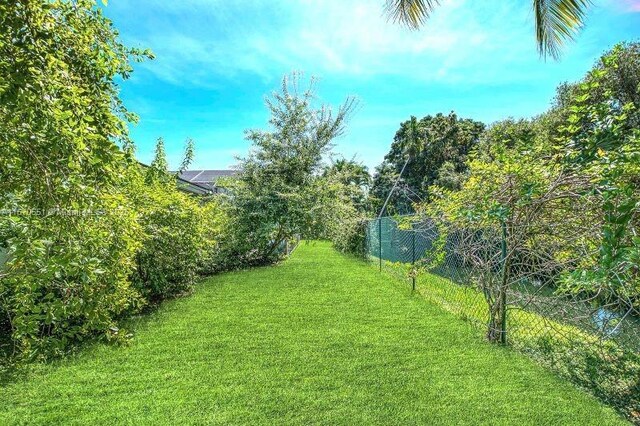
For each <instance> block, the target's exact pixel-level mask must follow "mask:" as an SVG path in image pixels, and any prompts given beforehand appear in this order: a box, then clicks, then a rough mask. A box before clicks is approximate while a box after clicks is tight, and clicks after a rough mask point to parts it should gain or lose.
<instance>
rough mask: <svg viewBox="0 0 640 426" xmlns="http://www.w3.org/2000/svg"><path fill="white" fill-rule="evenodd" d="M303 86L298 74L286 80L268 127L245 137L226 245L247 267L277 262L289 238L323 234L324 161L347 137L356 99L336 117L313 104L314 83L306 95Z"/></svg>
mask: <svg viewBox="0 0 640 426" xmlns="http://www.w3.org/2000/svg"><path fill="white" fill-rule="evenodd" d="M300 83H301V77H300V75H299V74H292V75H289V76H285V77H284V78H283V80H282V86H281V89H280V91H279V92H274V93H272V95H271V96H270V97H268V98H267V99H266V102H265V103H266V106H267V109H268V110H269V112H270V114H271V118H270V119H269V125H270V128H269V129H267V130H248V131H247V132H246V138H247V140H249V141H250V142H251V143H252V147H251V151H250V153H249V155H248V156H247V157H245V158H241V159H240V163H239V166H238V167H239V170H240V173H239V174H238V177H237V179H236V180H235V184H234V186H232V187H231V188H230V191H231V197H230V204H231V209H232V216H233V217H234V220H235V224H234V225H233V226H234V227H235V236H234V237H233V238H234V240H233V241H230V242H229V244H228V249H229V250H230V252H232V253H235V254H234V255H232V256H233V257H234V258H236V259H240V260H241V261H242V263H245V264H263V263H267V262H270V261H273V260H274V259H275V258H277V257H278V256H279V254H278V248H279V247H280V246H281V245H282V244H283V243H284V242H285V241H286V240H287V239H290V238H293V237H294V236H295V235H298V234H302V235H306V236H309V237H311V236H314V235H318V234H321V233H322V226H323V224H324V223H325V222H326V221H325V220H324V219H323V218H322V217H321V215H322V213H323V212H326V209H324V208H323V204H324V202H325V201H326V197H327V193H326V192H325V189H326V188H325V187H324V185H322V183H321V182H320V180H319V177H320V174H321V172H322V165H323V164H322V162H323V158H324V157H325V156H326V155H328V154H329V153H330V151H331V149H332V147H333V141H334V140H335V138H337V137H339V136H340V135H342V134H343V132H344V130H345V125H346V121H347V119H348V117H349V115H350V113H351V112H352V110H353V107H354V105H355V100H354V99H352V98H348V99H347V100H346V101H345V102H344V103H343V104H342V105H341V106H340V107H339V108H338V110H337V112H335V113H334V112H333V111H332V109H331V108H330V107H329V106H326V105H318V106H317V105H315V104H314V101H315V97H316V92H315V80H314V79H311V82H310V83H309V86H308V88H306V89H304V90H301V88H300Z"/></svg>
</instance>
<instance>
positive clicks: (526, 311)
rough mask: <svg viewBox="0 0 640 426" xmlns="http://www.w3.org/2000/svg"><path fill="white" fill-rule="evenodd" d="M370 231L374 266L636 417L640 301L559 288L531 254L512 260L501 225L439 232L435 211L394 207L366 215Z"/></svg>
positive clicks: (639, 390) (637, 419)
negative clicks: (431, 215) (405, 211)
mask: <svg viewBox="0 0 640 426" xmlns="http://www.w3.org/2000/svg"><path fill="white" fill-rule="evenodd" d="M365 232H366V240H365V241H366V242H365V244H366V248H365V252H366V253H367V255H368V258H369V259H370V260H371V262H372V263H373V265H374V266H375V267H376V268H379V269H380V270H381V271H383V272H385V273H390V274H393V275H395V276H396V277H398V278H400V279H402V280H406V281H407V283H408V284H409V286H411V287H412V288H413V289H414V290H415V291H416V292H418V293H420V294H421V295H423V296H424V297H426V298H427V299H429V300H431V301H433V302H435V303H437V304H439V305H440V306H442V307H443V308H444V309H446V310H447V311H449V312H451V313H453V314H455V315H457V316H459V317H461V318H463V319H464V320H466V321H468V322H469V323H470V324H473V326H474V327H475V328H477V329H478V330H479V334H480V333H483V334H484V335H485V336H486V337H488V338H489V339H490V340H494V341H497V342H500V341H501V342H505V343H508V344H509V345H511V346H512V347H514V348H516V349H517V350H519V351H522V352H524V353H526V354H527V355H529V356H531V357H533V358H535V359H536V360H537V361H539V362H541V363H543V364H545V365H547V366H548V367H550V368H552V369H553V370H555V371H556V372H558V373H559V374H561V375H562V376H564V377H566V378H568V379H570V380H572V381H573V382H574V383H576V384H578V385H579V386H581V387H583V388H585V389H587V390H589V391H590V392H592V393H593V394H595V395H596V396H597V397H599V398H600V399H602V400H603V401H605V402H606V403H608V404H610V405H612V406H614V407H615V408H617V409H618V410H619V411H620V412H621V413H622V414H624V415H625V416H626V417H627V418H629V419H630V420H632V421H633V422H635V423H638V424H640V311H638V310H637V308H638V307H637V306H633V305H629V306H630V309H629V307H628V306H624V307H620V306H616V307H613V306H609V305H606V304H600V305H598V304H597V303H595V302H594V301H593V300H591V299H589V298H587V297H583V296H581V295H572V294H563V293H561V292H559V290H558V288H557V286H556V285H555V283H554V281H553V279H549V278H548V277H549V276H551V275H553V274H552V273H551V272H549V271H545V270H542V269H541V268H542V267H543V266H542V265H539V264H538V263H536V262H533V261H531V260H530V258H526V257H525V256H520V257H521V258H522V259H518V258H517V257H516V260H515V261H512V262H511V263H510V264H509V265H508V266H507V265H506V264H505V248H506V247H505V246H506V239H505V238H504V234H503V232H502V230H501V229H500V227H497V228H496V229H483V230H474V231H470V230H465V229H459V230H455V231H454V232H449V233H448V234H447V235H446V236H443V235H440V233H439V230H438V227H437V226H436V225H435V223H434V222H433V221H431V220H429V219H424V218H420V219H418V218H417V217H412V216H396V217H382V218H379V219H372V220H370V221H368V222H367V223H366V226H365ZM523 259H524V260H523ZM525 260H526V261H525ZM505 266H506V267H507V268H508V269H507V270H506V272H507V273H506V274H505ZM487 283H489V285H487ZM496 289H497V290H498V291H495V290H496ZM492 292H493V294H492ZM501 307H503V308H504V309H500V308H501ZM497 367H498V366H497Z"/></svg>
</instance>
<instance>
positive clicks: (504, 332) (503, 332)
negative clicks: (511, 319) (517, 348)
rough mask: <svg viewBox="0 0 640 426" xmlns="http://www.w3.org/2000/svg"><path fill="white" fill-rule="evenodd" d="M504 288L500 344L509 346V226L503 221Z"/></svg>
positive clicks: (501, 291)
mask: <svg viewBox="0 0 640 426" xmlns="http://www.w3.org/2000/svg"><path fill="white" fill-rule="evenodd" d="M501 249H502V288H501V289H500V305H501V307H502V318H501V321H500V322H501V324H500V343H502V344H503V345H506V344H507V279H508V277H507V274H508V273H509V271H508V270H507V224H506V222H505V221H504V219H503V220H502V244H501Z"/></svg>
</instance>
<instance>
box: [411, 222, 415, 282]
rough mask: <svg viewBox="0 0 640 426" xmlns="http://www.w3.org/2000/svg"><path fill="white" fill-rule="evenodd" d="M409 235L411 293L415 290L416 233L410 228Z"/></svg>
mask: <svg viewBox="0 0 640 426" xmlns="http://www.w3.org/2000/svg"><path fill="white" fill-rule="evenodd" d="M411 234H412V239H411V279H412V289H413V291H415V290H416V270H415V265H416V231H415V230H414V229H413V226H412V227H411Z"/></svg>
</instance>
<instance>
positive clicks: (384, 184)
mask: <svg viewBox="0 0 640 426" xmlns="http://www.w3.org/2000/svg"><path fill="white" fill-rule="evenodd" d="M484 127H485V126H484V124H483V123H481V122H479V121H474V120H471V119H463V118H459V117H458V116H457V115H456V114H455V113H453V112H452V113H450V114H448V115H444V114H436V115H435V116H431V115H428V116H426V117H423V118H422V119H420V120H417V119H416V118H415V117H412V118H411V119H409V120H407V121H405V122H403V123H402V124H401V125H400V129H398V131H397V132H396V135H395V137H394V140H393V143H392V144H391V149H390V150H389V153H387V155H386V156H385V158H384V162H383V163H382V164H381V165H380V166H379V167H378V168H377V169H376V173H375V175H374V180H373V186H372V190H371V193H372V195H373V196H374V197H375V198H376V208H377V209H378V210H379V208H380V207H381V206H382V203H383V202H384V200H385V199H386V197H387V195H388V194H389V191H391V188H392V187H393V184H394V182H395V181H396V179H397V178H398V177H399V175H400V172H401V171H402V168H403V167H404V165H405V162H406V167H405V170H404V173H403V174H402V178H401V180H400V182H399V186H398V187H397V190H396V191H397V192H395V191H394V194H393V195H392V198H391V199H390V201H389V205H388V206H389V209H388V212H389V213H409V212H411V211H412V210H413V208H412V203H413V202H418V201H425V200H428V199H429V196H430V195H429V187H430V186H431V185H433V184H434V183H436V182H439V183H441V184H443V185H445V186H446V187H448V188H450V189H458V188H459V185H460V183H461V181H462V180H463V178H464V176H463V175H464V173H465V171H466V169H467V166H466V159H467V155H468V153H469V152H470V150H471V149H472V148H473V147H474V146H475V145H476V144H477V143H478V141H479V140H480V135H481V134H482V132H483V130H484ZM407 160H408V161H407Z"/></svg>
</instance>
